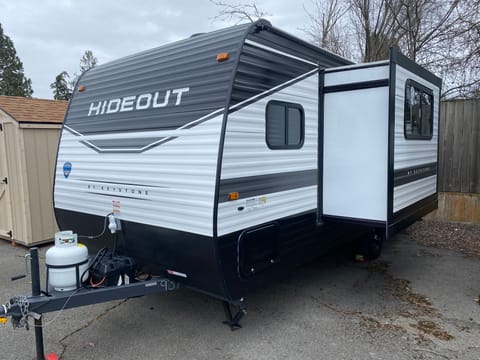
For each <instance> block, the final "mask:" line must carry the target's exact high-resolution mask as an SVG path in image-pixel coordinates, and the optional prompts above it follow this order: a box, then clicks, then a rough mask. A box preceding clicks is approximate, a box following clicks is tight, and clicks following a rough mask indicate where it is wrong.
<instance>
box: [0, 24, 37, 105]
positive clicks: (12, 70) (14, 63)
mask: <svg viewBox="0 0 480 360" xmlns="http://www.w3.org/2000/svg"><path fill="white" fill-rule="evenodd" d="M32 93H33V90H32V82H31V80H30V79H29V78H27V77H25V75H24V73H23V64H22V62H21V61H20V59H19V58H18V56H17V52H16V50H15V46H14V45H13V42H12V40H11V39H10V37H8V36H7V35H5V34H4V33H3V28H2V25H1V24H0V95H9V96H24V97H31V96H32Z"/></svg>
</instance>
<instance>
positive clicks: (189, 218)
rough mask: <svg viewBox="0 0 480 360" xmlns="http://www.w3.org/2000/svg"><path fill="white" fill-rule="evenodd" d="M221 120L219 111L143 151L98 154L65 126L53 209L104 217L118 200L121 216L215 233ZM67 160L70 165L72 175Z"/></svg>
mask: <svg viewBox="0 0 480 360" xmlns="http://www.w3.org/2000/svg"><path fill="white" fill-rule="evenodd" d="M221 123H222V116H221V115H219V116H217V117H215V118H213V119H211V120H209V121H206V122H204V123H202V124H200V125H197V126H195V127H193V128H191V129H185V130H177V131H176V133H178V137H177V138H175V139H174V140H171V141H169V142H167V143H165V144H162V145H159V146H157V147H154V148H152V149H151V150H148V151H145V152H143V153H116V154H115V153H97V152H96V151H94V150H92V149H90V148H88V147H87V146H85V145H84V144H82V143H80V141H79V139H81V137H79V136H75V135H72V134H71V133H70V132H68V131H66V130H63V135H62V141H61V144H60V148H59V154H58V161H57V168H56V182H55V207H57V208H61V209H66V210H71V211H77V212H82V213H88V214H95V215H99V216H104V215H106V214H107V213H109V212H111V211H112V201H113V200H116V201H120V204H121V212H120V218H121V219H124V220H128V221H132V222H139V223H144V224H149V225H154V226H160V227H165V228H170V229H177V230H182V231H187V232H192V233H197V234H202V235H210V236H211V235H212V234H213V220H212V218H213V202H214V190H215V175H216V167H217V159H218V146H219V139H220V130H221ZM156 133H157V134H158V133H159V132H158V131H156ZM165 133H166V134H167V133H171V131H170V132H168V131H166V132H165ZM143 134H145V133H143ZM182 134H183V135H182ZM130 136H131V134H130ZM65 162H71V163H72V170H71V173H70V175H69V177H68V178H65V177H64V175H63V164H64V163H65ZM125 184H131V185H125ZM89 185H90V188H89ZM93 185H95V188H93V187H92V186H93ZM132 189H134V192H135V194H129V192H131V191H132ZM125 190H126V191H125ZM92 191H95V192H97V193H96V194H94V193H92ZM139 191H141V192H142V194H139V193H138V192H139ZM146 192H148V195H147V194H146ZM130 195H132V196H135V197H138V199H135V198H126V197H125V196H130Z"/></svg>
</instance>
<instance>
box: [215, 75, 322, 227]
mask: <svg viewBox="0 0 480 360" xmlns="http://www.w3.org/2000/svg"><path fill="white" fill-rule="evenodd" d="M317 99H318V74H317V73H315V74H313V75H312V76H310V77H308V78H306V79H304V80H301V81H299V82H297V83H294V84H293V85H291V86H288V87H285V88H283V89H282V90H280V91H278V92H276V93H273V94H272V95H269V96H266V97H264V98H262V99H260V100H258V101H257V102H254V103H253V104H251V105H248V106H246V107H244V108H242V109H240V110H238V111H235V112H233V113H232V114H231V115H229V117H228V121H227V127H226V133H225V144H224V149H223V161H222V173H221V179H232V178H241V177H247V176H255V175H264V174H276V173H283V172H293V171H301V170H310V169H316V168H317V137H318V100H317ZM270 100H277V101H284V102H291V103H298V104H301V105H302V107H303V110H304V113H305V140H304V144H303V146H302V148H300V149H286V150H272V149H270V148H268V146H267V143H266V137H265V109H266V105H267V103H268V102H269V101H270ZM264 195H266V196H267V203H266V204H265V206H258V207H255V208H253V209H251V210H249V211H248V212H247V211H238V210H237V208H238V207H239V206H240V202H242V204H243V203H244V202H245V201H246V200H248V199H241V200H238V201H231V202H228V203H222V204H220V205H219V209H218V235H223V234H227V233H230V232H233V231H235V230H239V229H243V228H247V227H249V226H253V225H257V224H260V223H264V222H266V221H271V220H274V219H278V218H282V217H286V216H289V215H293V214H297V213H300V212H303V211H307V210H311V209H315V208H316V203H317V201H316V196H317V193H316V186H314V187H312V186H310V187H304V188H301V189H295V190H289V191H282V192H278V193H276V194H264Z"/></svg>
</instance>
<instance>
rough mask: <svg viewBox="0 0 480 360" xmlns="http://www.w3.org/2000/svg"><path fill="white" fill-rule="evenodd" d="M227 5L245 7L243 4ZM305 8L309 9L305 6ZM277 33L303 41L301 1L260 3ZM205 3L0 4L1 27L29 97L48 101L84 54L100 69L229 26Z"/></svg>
mask: <svg viewBox="0 0 480 360" xmlns="http://www.w3.org/2000/svg"><path fill="white" fill-rule="evenodd" d="M226 2H229V3H234V4H235V3H242V2H243V3H249V1H248V0H246V1H245V0H239V1H234V0H233V1H232V0H226ZM304 2H305V5H306V6H307V7H308V6H310V5H311V2H310V0H305V1H304ZM256 3H257V5H258V6H259V8H261V9H262V10H263V11H266V12H268V13H269V14H271V16H268V17H267V18H268V20H270V21H271V22H272V24H273V25H274V26H276V27H279V28H281V29H283V30H286V31H288V32H290V33H293V34H295V35H297V36H300V37H303V38H306V35H305V34H304V33H303V32H302V31H301V30H300V28H301V27H302V26H305V24H306V22H307V21H308V18H307V16H306V14H305V11H304V9H303V6H302V1H298V2H297V1H289V0H262V1H257V2H256ZM217 14H218V8H217V7H216V6H215V5H213V4H212V3H210V2H209V1H208V0H197V1H195V0H176V1H165V0H157V1H155V0H138V1H133V0H132V1H126V0H95V1H92V0H77V1H73V0H16V1H12V0H0V23H1V24H2V26H3V30H4V32H5V34H6V35H8V36H10V38H11V39H12V41H13V42H14V45H15V48H16V50H17V55H18V56H19V57H20V59H21V60H22V62H23V67H24V70H25V75H26V76H27V77H29V78H30V79H31V80H32V86H33V90H34V93H33V97H37V98H47V99H51V98H53V94H52V90H51V89H50V84H51V83H52V82H53V81H54V79H55V76H56V75H57V74H58V73H60V72H61V71H63V70H66V71H68V73H69V74H73V73H74V72H78V71H79V61H80V58H81V56H82V55H83V53H84V52H85V50H92V51H93V54H94V55H95V56H96V57H97V58H98V61H99V64H102V63H105V62H108V61H110V60H114V59H118V58H120V57H122V56H125V55H129V54H133V53H136V52H138V51H141V50H146V49H151V48H154V47H157V46H160V45H162V44H165V43H169V42H172V41H176V40H180V39H183V38H186V37H189V36H190V35H191V34H193V33H198V32H207V31H211V30H215V29H219V28H223V27H227V26H231V25H233V23H226V22H221V21H218V20H213V17H214V16H215V15H217Z"/></svg>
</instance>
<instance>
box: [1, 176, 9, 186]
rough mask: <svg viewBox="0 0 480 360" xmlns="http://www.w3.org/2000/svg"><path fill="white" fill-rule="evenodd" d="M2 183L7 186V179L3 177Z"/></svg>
mask: <svg viewBox="0 0 480 360" xmlns="http://www.w3.org/2000/svg"><path fill="white" fill-rule="evenodd" d="M2 182H3V183H4V184H5V185H6V184H8V179H7V177H4V178H3V180H2Z"/></svg>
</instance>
